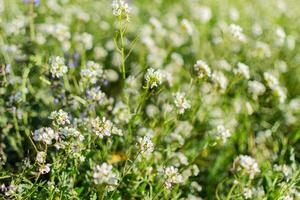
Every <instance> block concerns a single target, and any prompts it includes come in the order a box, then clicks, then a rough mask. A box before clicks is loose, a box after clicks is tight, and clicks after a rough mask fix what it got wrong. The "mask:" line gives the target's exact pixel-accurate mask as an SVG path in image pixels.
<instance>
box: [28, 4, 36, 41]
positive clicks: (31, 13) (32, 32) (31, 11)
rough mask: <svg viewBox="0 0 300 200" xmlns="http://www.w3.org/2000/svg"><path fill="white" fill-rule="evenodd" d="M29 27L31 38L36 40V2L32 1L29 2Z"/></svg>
mask: <svg viewBox="0 0 300 200" xmlns="http://www.w3.org/2000/svg"><path fill="white" fill-rule="evenodd" d="M29 18H30V22H29V29H30V40H31V41H34V39H35V27H34V2H33V1H32V2H30V4H29Z"/></svg>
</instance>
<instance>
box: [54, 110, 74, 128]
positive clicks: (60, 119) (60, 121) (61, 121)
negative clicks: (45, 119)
mask: <svg viewBox="0 0 300 200" xmlns="http://www.w3.org/2000/svg"><path fill="white" fill-rule="evenodd" d="M49 119H53V120H54V122H55V124H57V125H66V124H70V120H69V117H68V113H66V112H65V111H63V110H62V109H59V110H58V111H53V112H52V113H51V114H50V117H49Z"/></svg>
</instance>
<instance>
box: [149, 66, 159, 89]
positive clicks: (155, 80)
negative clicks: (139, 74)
mask: <svg viewBox="0 0 300 200" xmlns="http://www.w3.org/2000/svg"><path fill="white" fill-rule="evenodd" d="M162 79H163V75H162V72H161V71H160V70H155V69H153V68H149V69H148V70H147V72H146V74H145V80H146V85H147V86H146V87H147V88H150V89H152V88H155V87H158V86H159V85H160V84H161V83H162Z"/></svg>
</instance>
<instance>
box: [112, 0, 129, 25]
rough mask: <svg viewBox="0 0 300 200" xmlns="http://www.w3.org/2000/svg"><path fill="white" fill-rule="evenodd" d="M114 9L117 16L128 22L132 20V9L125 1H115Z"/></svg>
mask: <svg viewBox="0 0 300 200" xmlns="http://www.w3.org/2000/svg"><path fill="white" fill-rule="evenodd" d="M112 9H113V14H114V15H115V16H117V17H122V18H125V19H126V20H127V21H129V20H130V17H129V13H130V8H129V6H128V4H127V3H126V2H125V1H123V0H114V1H113V3H112Z"/></svg>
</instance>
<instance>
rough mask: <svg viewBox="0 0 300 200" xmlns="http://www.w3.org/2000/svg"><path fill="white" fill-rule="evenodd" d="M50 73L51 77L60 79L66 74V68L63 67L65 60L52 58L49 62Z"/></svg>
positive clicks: (56, 57)
mask: <svg viewBox="0 0 300 200" xmlns="http://www.w3.org/2000/svg"><path fill="white" fill-rule="evenodd" d="M49 63H50V73H51V74H52V77H57V78H59V77H62V76H63V75H64V74H65V73H67V72H68V67H67V66H66V65H65V59H64V58H62V57H59V56H55V57H52V58H51V59H50V61H49Z"/></svg>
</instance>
